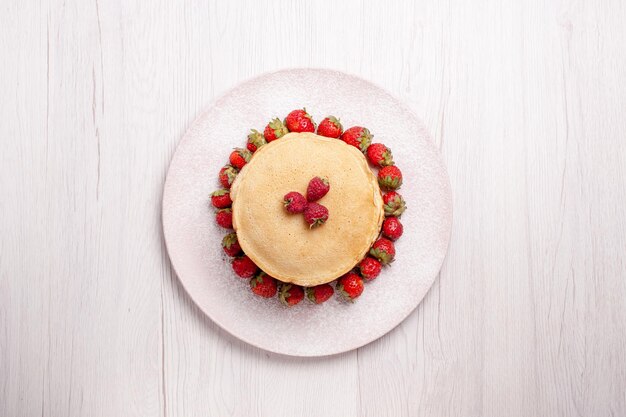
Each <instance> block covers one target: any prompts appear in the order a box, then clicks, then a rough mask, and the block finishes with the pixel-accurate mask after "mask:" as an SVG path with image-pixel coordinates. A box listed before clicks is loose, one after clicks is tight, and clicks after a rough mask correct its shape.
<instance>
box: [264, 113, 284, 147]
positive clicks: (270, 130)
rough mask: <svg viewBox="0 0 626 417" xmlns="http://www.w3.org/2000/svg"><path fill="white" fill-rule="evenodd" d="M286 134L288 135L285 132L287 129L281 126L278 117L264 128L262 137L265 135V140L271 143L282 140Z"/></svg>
mask: <svg viewBox="0 0 626 417" xmlns="http://www.w3.org/2000/svg"><path fill="white" fill-rule="evenodd" d="M287 133H289V130H287V127H286V126H285V125H284V124H283V122H281V121H280V119H279V118H278V117H277V118H275V119H272V120H270V122H269V123H268V124H267V126H265V130H264V131H263V135H265V140H267V141H268V142H271V141H273V140H276V139H278V138H282V137H283V136H285V135H286V134H287Z"/></svg>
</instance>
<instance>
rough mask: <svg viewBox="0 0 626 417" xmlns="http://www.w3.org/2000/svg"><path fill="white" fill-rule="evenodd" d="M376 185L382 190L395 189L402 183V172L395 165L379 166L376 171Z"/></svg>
mask: <svg viewBox="0 0 626 417" xmlns="http://www.w3.org/2000/svg"><path fill="white" fill-rule="evenodd" d="M378 185H380V188H382V189H384V190H397V189H398V188H400V186H401V185H402V172H400V169H399V168H398V167H397V166H395V165H391V166H388V167H383V168H381V169H380V171H378Z"/></svg>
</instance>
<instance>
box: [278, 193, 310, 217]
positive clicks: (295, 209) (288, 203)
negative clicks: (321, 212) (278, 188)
mask: <svg viewBox="0 0 626 417" xmlns="http://www.w3.org/2000/svg"><path fill="white" fill-rule="evenodd" d="M283 204H284V205H285V209H287V211H288V212H289V213H302V212H303V211H304V209H305V208H306V205H307V202H306V198H304V196H303V195H302V194H300V193H299V192H297V191H291V192H289V193H287V194H285V197H283Z"/></svg>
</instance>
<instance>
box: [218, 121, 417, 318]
mask: <svg viewBox="0 0 626 417" xmlns="http://www.w3.org/2000/svg"><path fill="white" fill-rule="evenodd" d="M315 132H317V134H316V133H315ZM371 140H372V135H371V133H370V132H369V130H368V129H366V128H363V127H359V126H355V127H352V128H350V129H347V130H346V131H345V132H344V131H343V128H342V126H341V123H340V122H339V120H338V119H337V118H335V117H333V116H328V117H326V118H324V119H323V120H322V122H320V124H319V125H318V126H316V125H315V123H314V122H313V119H312V118H311V116H310V115H309V114H308V113H307V112H306V110H294V111H293V112H291V113H289V115H288V116H287V117H286V118H285V119H284V121H281V120H280V119H278V118H275V119H273V120H271V121H270V122H269V123H268V125H267V126H266V128H265V129H264V131H263V133H261V132H259V131H257V130H252V132H251V133H250V134H249V136H248V143H247V145H246V148H237V149H235V150H234V151H233V152H232V153H231V154H230V157H229V164H227V165H225V166H224V167H223V168H222V169H221V170H220V172H219V181H220V183H221V185H222V187H223V188H222V189H220V190H217V191H215V192H214V193H213V194H212V195H211V204H212V205H213V206H214V207H215V208H216V209H217V212H216V221H217V223H218V224H219V225H220V226H222V227H224V228H227V229H231V228H232V229H233V230H234V232H231V233H229V234H227V235H226V236H224V238H223V240H222V246H223V248H224V252H225V253H226V254H227V255H228V256H231V257H233V260H232V267H233V270H234V272H235V274H236V275H238V276H239V277H241V278H246V279H250V286H251V289H252V291H253V292H254V293H255V294H257V295H259V296H262V297H265V298H271V297H274V296H275V295H277V294H278V298H279V299H280V301H281V302H283V303H284V304H285V305H287V306H292V305H295V304H298V303H299V302H300V301H301V300H302V299H304V298H305V296H306V298H308V299H309V300H310V301H312V302H313V303H316V304H320V303H323V302H324V301H326V300H328V299H329V298H331V297H332V296H333V294H334V293H335V292H337V293H339V294H340V295H341V296H343V298H344V299H346V300H349V301H352V300H354V299H356V298H358V297H359V296H360V295H361V293H362V292H363V289H364V281H371V280H374V279H375V278H376V277H378V275H379V273H380V272H381V269H382V268H383V266H386V265H389V264H390V263H391V262H392V261H393V258H394V256H395V247H394V244H393V241H395V240H396V239H398V238H399V237H400V236H401V235H402V227H403V226H402V224H401V223H400V220H399V218H400V216H401V215H402V212H403V211H404V210H405V208H406V205H405V203H404V200H403V199H402V196H401V195H400V194H398V193H397V192H396V191H395V190H397V189H398V188H400V186H401V185H402V173H401V171H400V170H399V169H398V168H397V167H396V166H395V165H394V162H393V157H392V154H391V151H390V150H389V149H388V148H387V147H386V146H385V145H383V144H380V143H374V144H372V143H371ZM372 168H373V169H374V170H378V172H377V173H375V172H374V171H372ZM333 281H336V283H335V285H334V286H333V285H331V282H333Z"/></svg>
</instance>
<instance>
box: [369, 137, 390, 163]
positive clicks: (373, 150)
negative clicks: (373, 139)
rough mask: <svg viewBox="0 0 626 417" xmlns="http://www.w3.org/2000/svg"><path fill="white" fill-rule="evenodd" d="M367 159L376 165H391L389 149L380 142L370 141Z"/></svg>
mask: <svg viewBox="0 0 626 417" xmlns="http://www.w3.org/2000/svg"><path fill="white" fill-rule="evenodd" d="M367 159H369V161H370V162H371V163H372V164H374V165H376V166H377V167H386V166H389V165H393V155H391V149H389V148H388V147H386V146H385V145H383V144H382V143H372V144H371V145H370V146H369V148H367Z"/></svg>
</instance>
